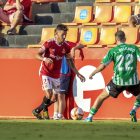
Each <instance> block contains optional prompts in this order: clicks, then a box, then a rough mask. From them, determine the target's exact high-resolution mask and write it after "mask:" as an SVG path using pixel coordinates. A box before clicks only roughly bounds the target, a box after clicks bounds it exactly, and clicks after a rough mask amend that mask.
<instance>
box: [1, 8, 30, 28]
mask: <svg viewBox="0 0 140 140" xmlns="http://www.w3.org/2000/svg"><path fill="white" fill-rule="evenodd" d="M31 16H32V7H30V10H29V14H28V19H31ZM24 24H25V22H22V23H19V24H18V25H24ZM0 25H2V26H10V25H11V24H10V23H4V22H0Z"/></svg>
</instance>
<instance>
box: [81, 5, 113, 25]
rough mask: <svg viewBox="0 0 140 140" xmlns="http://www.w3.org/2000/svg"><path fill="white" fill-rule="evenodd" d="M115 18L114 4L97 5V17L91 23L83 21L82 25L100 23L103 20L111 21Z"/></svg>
mask: <svg viewBox="0 0 140 140" xmlns="http://www.w3.org/2000/svg"><path fill="white" fill-rule="evenodd" d="M112 19H113V7H112V6H96V11H95V19H94V20H93V21H92V22H89V23H83V24H82V25H98V24H101V23H102V22H109V21H111V20H112Z"/></svg>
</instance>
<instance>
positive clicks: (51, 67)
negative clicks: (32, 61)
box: [32, 24, 85, 119]
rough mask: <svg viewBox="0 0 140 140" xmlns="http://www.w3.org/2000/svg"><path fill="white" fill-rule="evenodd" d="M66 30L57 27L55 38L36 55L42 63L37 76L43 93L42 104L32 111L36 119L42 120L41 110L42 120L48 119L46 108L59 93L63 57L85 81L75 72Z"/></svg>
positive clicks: (62, 26) (64, 26) (74, 69)
mask: <svg viewBox="0 0 140 140" xmlns="http://www.w3.org/2000/svg"><path fill="white" fill-rule="evenodd" d="M67 30H68V28H67V26H66V25H62V24H59V25H57V27H56V29H55V34H54V36H55V38H53V39H50V40H48V41H46V42H45V43H44V44H43V45H42V47H41V48H40V49H39V51H38V52H37V54H36V59H38V60H40V61H42V63H41V67H40V70H39V75H40V78H41V81H42V89H43V90H44V91H45V97H44V98H43V102H42V104H41V105H40V106H39V107H37V108H36V109H35V110H33V111H32V114H33V115H34V116H36V117H37V118H38V119H42V117H41V114H40V112H41V111H42V109H43V118H44V119H49V115H48V106H50V105H51V104H52V103H54V102H55V101H57V94H58V93H59V91H60V69H61V62H62V59H63V57H64V56H65V57H66V60H67V63H68V65H69V66H70V68H71V69H72V70H73V71H74V72H75V73H76V74H77V76H78V77H79V78H80V79H81V80H82V81H85V77H84V76H82V75H81V74H80V73H79V72H78V71H77V69H76V68H75V65H74V63H73V60H72V59H71V56H70V46H69V44H68V43H67V42H66V41H65V38H66V35H67ZM52 89H53V90H54V91H52ZM53 92H54V93H55V94H53Z"/></svg>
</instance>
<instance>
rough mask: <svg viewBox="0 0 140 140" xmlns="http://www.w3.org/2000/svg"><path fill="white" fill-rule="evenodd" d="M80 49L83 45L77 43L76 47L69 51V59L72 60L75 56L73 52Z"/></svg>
mask: <svg viewBox="0 0 140 140" xmlns="http://www.w3.org/2000/svg"><path fill="white" fill-rule="evenodd" d="M81 48H84V45H83V44H80V43H77V45H76V46H75V47H73V48H72V49H71V52H70V54H71V57H72V58H73V57H74V55H75V50H77V49H81Z"/></svg>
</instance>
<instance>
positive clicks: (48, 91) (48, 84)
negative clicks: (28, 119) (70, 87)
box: [32, 75, 52, 119]
mask: <svg viewBox="0 0 140 140" xmlns="http://www.w3.org/2000/svg"><path fill="white" fill-rule="evenodd" d="M40 79H41V83H42V90H43V91H45V96H44V97H43V101H42V103H41V105H40V106H38V107H37V108H36V109H34V110H33V111H32V114H33V115H34V116H36V117H37V118H38V119H41V117H40V116H41V114H40V112H41V111H42V110H43V116H44V115H45V116H46V117H45V118H46V119H49V115H48V106H49V105H50V104H51V100H50V99H51V97H52V81H51V77H49V76H45V75H40Z"/></svg>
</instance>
